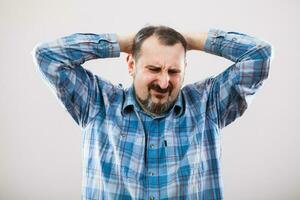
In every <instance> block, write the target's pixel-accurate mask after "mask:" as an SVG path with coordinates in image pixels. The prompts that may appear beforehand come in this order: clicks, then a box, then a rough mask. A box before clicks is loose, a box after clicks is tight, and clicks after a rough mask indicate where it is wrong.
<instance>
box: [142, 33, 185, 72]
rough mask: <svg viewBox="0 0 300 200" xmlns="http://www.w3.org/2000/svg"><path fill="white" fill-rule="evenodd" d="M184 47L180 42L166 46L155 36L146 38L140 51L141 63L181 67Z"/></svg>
mask: <svg viewBox="0 0 300 200" xmlns="http://www.w3.org/2000/svg"><path fill="white" fill-rule="evenodd" d="M184 56H185V52H184V48H183V46H182V44H181V43H176V44H174V45H173V46H166V45H163V44H161V43H160V42H159V40H158V39H157V37H156V36H151V37H149V38H147V39H146V40H145V41H144V42H143V44H142V46H141V52H140V58H139V62H140V64H141V65H143V66H145V65H155V66H166V67H169V66H172V67H182V66H183V64H184Z"/></svg>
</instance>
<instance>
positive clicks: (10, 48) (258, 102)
mask: <svg viewBox="0 0 300 200" xmlns="http://www.w3.org/2000/svg"><path fill="white" fill-rule="evenodd" d="M282 2H283V1H279V0H273V1H271V0H269V1H261V0H252V1H238V0H236V1H234V0H229V1H212V0H210V1H200V0H198V1H187V0H186V1H137V0H136V1H129V0H128V1H101V0H98V1H88V0H86V1H59V0H52V1H43V0H27V1H16V0H1V1H0V30H1V31H0V34H1V37H0V48H1V49H0V58H1V67H0V74H1V78H0V86H1V94H0V105H1V112H0V199H1V200H2V199H3V200H14V199H21V200H27V199H28V200H35V199H43V200H48V199H49V200H50V199H51V200H52V199H55V200H56V199H57V200H60V199H61V200H65V199H80V192H81V170H82V166H81V130H80V128H79V127H78V126H76V124H75V122H74V121H73V120H72V118H71V117H70V115H69V114H68V113H67V112H66V111H65V109H64V108H63V107H61V105H60V104H59V102H58V101H57V99H56V97H55V96H54V94H53V93H52V92H51V91H50V88H49V87H48V86H47V85H46V84H45V83H44V82H43V80H42V78H41V76H40V74H39V73H38V71H37V69H36V67H35V66H34V63H33V61H32V57H31V54H30V52H31V50H32V48H33V47H34V45H35V44H36V43H38V42H43V41H49V40H53V39H56V38H57V37H61V36H64V35H68V34H71V33H75V32H93V33H106V32H116V33H119V34H122V33H129V32H136V31H137V30H139V29H140V28H142V27H143V26H144V25H146V24H148V23H150V24H164V25H169V26H171V27H173V28H175V29H177V30H179V31H199V32H200V31H207V30H208V29H209V28H211V27H215V28H220V29H223V30H226V31H240V32H244V33H247V34H250V35H253V36H257V37H259V38H261V39H264V40H266V41H268V42H270V43H271V44H272V45H273V48H274V51H273V52H274V58H273V61H272V64H271V70H270V76H269V79H268V80H267V81H266V82H265V84H264V86H263V88H262V89H261V90H260V91H259V93H258V94H257V95H256V97H255V98H254V100H253V103H252V105H251V106H250V108H249V109H248V110H247V111H246V112H245V114H244V116H243V117H242V118H239V119H238V120H236V121H235V123H233V124H231V125H229V126H228V127H226V128H225V129H223V132H222V171H223V180H224V186H225V198H226V199H230V200H231V199H233V200H248V199H249V200H250V199H251V200H252V199H258V200H269V199H270V200H277V199H278V200H282V199H284V200H296V199H300V170H299V167H300V156H299V146H300V136H299V134H300V129H299V123H300V121H299V119H300V116H299V115H300V114H299V113H300V109H299V100H300V96H299V92H300V90H299V88H300V87H299V82H298V80H297V79H298V78H299V72H300V70H299V67H300V66H299V56H300V50H299V45H300V43H299V42H300V37H299V36H300V29H299V17H300V16H299V10H300V3H299V1H296V0H294V1H292V0H291V1H285V3H282ZM230 64H231V61H228V60H225V59H223V58H221V57H216V56H213V55H209V54H206V53H203V52H200V51H198V52H197V51H192V52H189V53H188V71H187V74H186V78H185V83H191V82H194V81H197V80H200V79H203V78H205V77H207V76H209V75H213V74H217V73H220V72H222V71H223V70H224V69H225V68H226V67H227V66H229V65H230ZM84 67H86V68H88V69H90V70H91V71H92V72H94V73H96V74H99V75H101V76H103V77H104V78H107V79H109V80H111V81H112V82H114V83H119V82H120V83H123V84H124V85H125V86H128V85H129V84H130V83H131V79H130V77H129V75H128V73H127V66H126V63H125V54H121V57H120V58H110V59H105V60H94V61H89V62H87V63H85V64H84Z"/></svg>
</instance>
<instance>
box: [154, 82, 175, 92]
mask: <svg viewBox="0 0 300 200" xmlns="http://www.w3.org/2000/svg"><path fill="white" fill-rule="evenodd" d="M151 89H152V90H155V91H157V92H160V93H166V92H169V93H171V91H172V90H173V86H172V84H169V86H168V87H167V88H165V89H162V88H161V87H160V86H159V85H157V84H151V85H150V86H149V90H151Z"/></svg>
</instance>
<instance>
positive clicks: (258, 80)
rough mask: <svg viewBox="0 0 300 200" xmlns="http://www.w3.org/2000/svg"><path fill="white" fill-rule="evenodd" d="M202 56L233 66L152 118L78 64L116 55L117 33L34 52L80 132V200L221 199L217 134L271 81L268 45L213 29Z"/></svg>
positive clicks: (76, 38)
mask: <svg viewBox="0 0 300 200" xmlns="http://www.w3.org/2000/svg"><path fill="white" fill-rule="evenodd" d="M204 51H205V52H207V53H211V54H214V55H218V56H222V57H224V58H227V59H229V60H231V61H233V62H234V64H232V65H231V66H229V67H228V68H227V69H226V70H225V71H224V72H222V73H220V74H219V75H217V76H213V77H209V78H207V79H205V80H202V81H199V82H195V83H193V84H187V85H185V86H184V87H183V88H182V89H181V91H180V94H179V97H178V98H177V100H176V103H175V104H174V106H173V107H172V109H171V110H170V112H169V113H167V114H166V115H164V116H159V117H153V116H149V115H148V114H146V113H144V112H143V111H142V110H141V107H140V106H139V104H138V103H137V101H136V99H135V94H134V90H133V87H132V86H131V87H129V88H122V87H121V86H117V85H114V84H112V83H110V82H109V81H107V80H105V79H103V78H102V77H99V76H97V75H94V74H92V73H91V72H90V71H88V70H87V69H84V68H83V67H82V66H81V65H82V64H83V63H84V62H86V61H88V60H91V59H97V58H108V57H119V56H120V46H119V44H118V42H117V40H116V35H115V34H114V33H107V34H91V33H85V34H84V33H76V34H72V35H70V36H66V37H62V38H59V39H57V40H55V41H52V42H48V43H43V44H38V45H37V46H36V47H35V49H34V51H33V54H34V55H33V56H34V59H35V63H36V65H37V66H38V69H39V71H40V72H41V74H42V76H43V78H44V79H45V81H46V83H47V84H49V86H51V88H52V90H53V91H54V92H55V94H56V95H57V97H58V99H59V101H60V102H61V103H62V105H63V106H64V108H65V109H66V110H67V112H68V113H69V114H70V115H71V116H72V118H73V119H74V120H75V122H76V123H77V124H78V125H79V126H80V127H81V129H82V148H83V149H82V151H83V180H82V195H81V199H89V200H91V199H150V200H154V199H155V200H156V199H205V200H206V199H223V192H222V190H223V184H222V178H221V173H220V167H221V165H220V151H221V149H220V129H222V128H223V127H225V126H226V125H228V124H230V123H231V122H233V121H234V120H235V119H236V118H237V117H239V116H241V115H242V114H243V113H244V111H245V110H246V108H247V107H248V106H249V103H250V101H251V99H252V97H253V96H254V94H255V93H256V92H257V90H258V89H259V88H260V87H261V86H262V83H263V81H264V80H265V79H266V78H267V77H268V71H269V65H270V58H271V45H269V44H268V43H267V42H264V41H261V40H259V39H257V38H254V37H251V36H249V35H246V34H242V33H237V32H225V31H223V30H219V29H215V28H211V29H209V32H208V38H207V41H206V43H205V49H204Z"/></svg>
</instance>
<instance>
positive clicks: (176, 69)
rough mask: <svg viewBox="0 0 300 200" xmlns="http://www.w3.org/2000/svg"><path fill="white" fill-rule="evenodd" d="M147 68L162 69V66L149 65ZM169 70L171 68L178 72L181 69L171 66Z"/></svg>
mask: <svg viewBox="0 0 300 200" xmlns="http://www.w3.org/2000/svg"><path fill="white" fill-rule="evenodd" d="M145 68H148V69H153V68H154V69H161V67H159V66H155V65H147V66H146V67H145ZM169 70H171V71H176V72H181V70H180V69H178V68H170V69H169Z"/></svg>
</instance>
